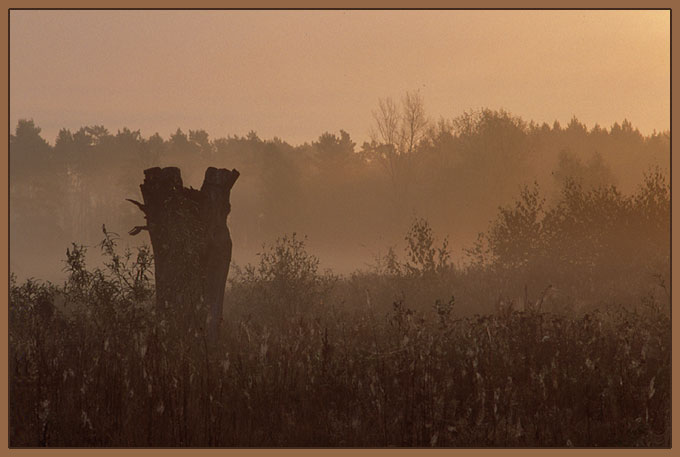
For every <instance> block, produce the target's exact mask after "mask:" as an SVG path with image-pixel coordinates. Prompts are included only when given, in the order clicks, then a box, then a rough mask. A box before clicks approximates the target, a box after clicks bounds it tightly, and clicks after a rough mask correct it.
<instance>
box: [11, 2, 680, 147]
mask: <svg viewBox="0 0 680 457" xmlns="http://www.w3.org/2000/svg"><path fill="white" fill-rule="evenodd" d="M415 89H418V90H420V92H421V93H422V95H423V98H424V100H425V105H426V110H427V112H428V114H429V115H430V116H431V117H432V118H434V119H436V118H438V117H440V116H443V117H445V118H452V117H455V116H457V115H459V114H461V113H462V112H463V111H466V110H470V109H478V108H482V107H489V108H493V109H498V108H504V109H506V110H508V111H510V112H511V113H513V114H517V115H520V116H522V117H523V118H525V119H526V120H531V119H533V120H535V121H537V122H543V121H546V122H549V123H552V122H553V121H554V120H559V121H560V122H562V123H563V124H565V123H567V122H568V121H569V119H570V118H571V117H572V116H573V115H576V116H577V117H578V118H579V120H581V121H582V122H585V123H586V124H587V125H588V126H589V127H590V126H592V125H593V124H594V123H595V122H598V123H600V125H602V126H610V125H611V124H612V123H614V122H615V121H619V122H620V121H621V120H623V119H624V118H627V119H629V120H630V121H631V122H632V123H633V125H635V126H637V127H639V128H640V130H641V131H642V132H643V133H650V132H651V131H652V130H654V129H656V130H665V129H669V128H670V114H669V111H670V14H669V12H668V11H12V12H11V14H10V123H11V129H12V131H13V130H14V128H15V126H16V122H17V120H18V119H20V118H32V119H34V120H35V122H36V124H37V125H38V126H40V127H41V128H42V129H43V136H44V137H45V138H46V139H47V140H49V141H50V142H51V143H53V142H54V138H55V137H56V135H57V132H58V131H59V129H60V128H62V127H66V128H70V129H72V130H76V129H78V128H80V127H82V126H85V125H93V124H103V125H104V126H106V127H107V128H108V129H109V130H110V131H111V132H113V133H115V132H116V131H117V130H118V129H119V128H122V127H124V126H127V127H129V128H131V129H134V130H136V129H141V131H142V135H144V136H145V137H146V136H149V135H152V134H153V133H155V132H158V133H160V134H161V135H162V136H163V137H164V138H167V137H168V136H169V134H170V133H172V132H174V130H176V129H177V127H181V128H182V129H183V130H184V131H185V132H186V131H187V130H189V129H198V128H201V129H205V130H207V131H208V133H210V135H211V137H213V138H216V137H221V136H227V135H231V134H238V135H244V134H246V133H247V132H248V131H249V130H251V129H252V130H255V131H256V132H257V133H258V134H259V135H260V137H262V138H271V137H274V136H278V137H280V138H282V139H283V140H286V141H288V142H289V143H292V144H299V143H303V142H305V141H313V140H315V139H317V138H318V136H319V135H320V134H322V133H323V132H326V131H330V132H337V131H338V130H340V129H344V130H347V131H348V132H349V133H350V135H351V136H352V138H353V139H354V140H355V141H357V143H361V142H362V141H363V140H365V139H367V138H368V135H369V128H370V125H371V123H372V117H371V111H372V110H374V109H375V108H376V106H377V102H378V98H379V97H393V98H395V99H398V98H400V97H401V96H402V95H403V94H404V92H405V91H407V90H415Z"/></svg>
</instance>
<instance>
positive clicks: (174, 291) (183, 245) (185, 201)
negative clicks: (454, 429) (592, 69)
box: [130, 167, 239, 337]
mask: <svg viewBox="0 0 680 457" xmlns="http://www.w3.org/2000/svg"><path fill="white" fill-rule="evenodd" d="M238 177H239V172H238V171H236V170H227V169H224V168H220V169H217V168H213V167H210V168H208V169H207V170H206V172H205V178H204V180H203V186H202V187H201V190H196V189H193V188H186V187H184V186H183V184H182V176H181V174H180V170H179V168H176V167H167V168H158V167H156V168H149V169H147V170H144V183H143V184H142V185H141V186H140V188H141V190H142V197H143V199H144V203H143V204H142V203H139V202H136V201H134V200H130V201H131V202H132V203H134V204H136V205H137V206H138V207H139V208H140V209H141V210H142V211H143V212H144V215H145V217H146V221H147V224H146V226H144V227H135V228H134V229H132V230H131V231H130V234H131V235H136V234H137V233H139V232H140V231H141V230H148V231H149V236H150V238H151V246H152V248H153V254H154V265H155V276H156V304H157V307H158V309H159V310H160V311H162V312H169V313H172V314H173V315H174V316H175V317H176V318H177V319H178V321H177V322H181V323H182V324H183V325H185V326H188V330H198V329H199V328H205V327H204V326H205V325H206V323H207V330H208V332H209V334H210V335H211V337H215V336H216V335H217V331H218V328H219V325H220V322H221V320H222V305H223V301H224V288H225V285H226V281H227V274H228V273H229V263H230V262H231V248H232V243H231V238H230V236H229V229H228V228H227V215H228V214H229V211H230V210H231V205H230V203H229V194H230V191H231V188H232V186H233V185H234V183H235V182H236V180H237V179H238Z"/></svg>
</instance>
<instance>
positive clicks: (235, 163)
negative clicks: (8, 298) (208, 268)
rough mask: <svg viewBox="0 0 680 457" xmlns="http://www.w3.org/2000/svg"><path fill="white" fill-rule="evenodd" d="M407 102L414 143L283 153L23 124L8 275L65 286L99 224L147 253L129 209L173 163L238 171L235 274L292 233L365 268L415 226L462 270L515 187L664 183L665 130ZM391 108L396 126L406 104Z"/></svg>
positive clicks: (331, 263)
mask: <svg viewBox="0 0 680 457" xmlns="http://www.w3.org/2000/svg"><path fill="white" fill-rule="evenodd" d="M410 96H411V97H412V98H411V99H409V100H410V103H416V104H417V105H418V109H422V113H419V114H418V116H421V117H422V118H421V119H418V122H420V123H421V124H419V125H418V126H417V128H416V129H414V132H413V137H414V138H413V140H412V142H413V144H412V145H407V144H396V143H398V142H401V140H396V139H392V138H383V137H382V136H389V135H393V136H394V135H395V133H394V132H392V133H389V132H388V133H384V134H381V133H380V132H379V131H378V132H376V134H375V135H376V137H375V139H374V140H373V141H372V142H370V143H369V142H364V144H362V145H357V144H356V143H355V142H354V141H353V140H352V137H351V135H350V134H349V133H348V132H346V131H344V130H340V131H338V132H323V133H322V134H320V135H319V137H318V138H315V139H312V140H310V141H309V142H306V143H304V144H302V145H297V146H292V145H290V144H288V143H287V142H285V141H284V140H283V139H279V138H273V139H262V138H260V137H259V136H258V135H257V133H256V132H255V131H251V132H250V133H249V134H248V135H246V136H245V137H240V136H228V137H217V138H211V137H210V136H209V135H208V133H206V132H205V131H204V130H188V131H186V132H184V131H182V130H181V128H178V129H177V131H176V132H174V133H172V134H170V135H168V136H167V137H166V138H163V137H162V136H160V135H158V134H155V135H153V136H150V137H146V138H145V137H143V136H142V135H141V134H140V132H139V131H137V130H130V129H127V128H124V129H122V130H118V131H116V132H109V131H108V130H107V129H106V127H105V126H85V127H82V128H80V129H78V130H76V131H70V130H68V129H63V130H61V131H60V133H59V134H58V136H57V138H56V139H54V140H52V143H53V145H52V144H48V142H47V141H46V139H44V138H43V137H42V136H41V133H40V127H39V126H37V125H35V124H34V122H33V121H31V120H22V121H20V122H19V124H18V125H17V127H16V130H15V133H14V134H13V135H12V138H11V144H10V161H11V162H10V163H11V170H10V173H11V182H10V186H11V199H10V236H11V241H10V244H11V248H12V251H11V258H10V265H11V269H12V271H13V272H14V273H16V274H17V276H18V277H19V278H22V279H23V278H28V277H31V276H35V277H39V278H42V279H48V280H52V281H62V280H63V279H64V278H65V273H64V270H63V267H64V264H63V255H64V252H65V249H66V247H68V246H69V245H70V243H72V242H78V243H81V244H85V245H88V246H94V245H96V244H97V243H98V242H99V241H100V238H101V226H102V224H105V225H106V227H107V228H108V229H109V230H111V231H114V232H116V233H119V234H121V241H122V242H123V243H124V244H126V245H130V246H134V245H137V244H139V243H142V242H148V239H144V238H143V237H138V238H133V237H131V236H128V235H127V234H126V233H127V231H128V230H130V229H131V228H132V227H134V226H135V225H138V223H139V222H140V215H139V214H138V213H137V211H136V208H135V207H134V206H132V205H130V203H129V202H127V201H126V200H125V199H127V198H135V199H138V198H140V195H141V194H140V191H139V185H140V184H141V182H142V180H143V170H144V169H146V168H150V167H152V166H162V167H164V166H177V167H179V168H180V169H181V171H182V176H183V179H184V181H185V183H186V184H187V185H192V186H193V187H196V188H198V187H200V183H201V179H202V175H203V173H204V171H205V169H206V168H207V167H208V166H215V167H227V168H236V169H238V170H239V171H240V172H241V173H242V175H243V178H242V179H241V181H240V182H239V187H238V189H237V190H236V191H235V192H234V194H233V197H232V207H233V211H234V213H233V216H232V220H231V223H230V230H231V234H232V238H233V240H234V256H233V262H234V263H235V264H237V265H241V266H244V265H245V264H247V263H252V262H253V261H254V260H255V259H256V254H257V253H258V252H260V251H261V249H262V246H263V244H265V243H268V242H271V241H273V240H274V239H275V238H276V237H277V236H280V235H282V234H285V233H293V232H296V233H298V234H300V235H302V236H307V237H308V243H309V246H310V247H311V248H312V249H313V250H314V252H315V253H317V255H318V256H319V258H320V260H321V262H322V266H323V267H325V268H330V269H332V270H334V271H336V272H338V273H342V274H348V273H351V272H352V271H354V270H356V269H365V268H367V267H369V266H370V265H373V264H374V263H375V259H376V257H378V256H380V255H384V254H385V253H386V252H387V250H388V249H389V248H390V247H392V248H395V249H398V250H401V249H402V247H401V245H402V244H403V238H404V234H405V232H406V230H407V229H408V227H409V226H410V224H411V223H412V221H413V220H414V219H415V218H424V219H426V220H427V221H428V222H429V223H430V224H431V226H432V228H433V230H434V231H435V233H436V234H437V235H438V236H440V237H442V238H443V237H448V239H449V242H450V248H451V250H452V255H453V260H454V262H456V263H458V264H460V265H463V264H464V263H465V261H466V259H465V256H464V252H463V249H465V248H470V247H471V245H472V243H473V242H474V241H475V240H476V238H477V235H478V234H479V233H480V232H484V231H486V230H487V229H488V228H489V225H490V223H491V222H492V220H493V219H494V218H495V216H496V214H497V212H498V208H499V207H503V206H507V205H510V204H512V202H514V201H515V200H517V198H518V197H519V195H520V192H521V190H522V188H523V187H524V186H533V185H534V184H535V183H537V184H538V188H539V190H540V194H541V197H542V198H545V199H546V204H547V205H551V204H554V203H555V202H556V201H557V200H558V199H559V195H560V193H561V192H562V187H563V186H564V184H565V183H566V181H567V180H568V179H570V178H573V179H574V180H575V181H576V182H577V183H579V184H581V185H582V186H583V188H584V189H585V190H590V189H593V188H596V187H598V186H603V187H608V186H612V185H613V186H616V188H617V189H618V190H619V191H620V192H622V193H623V194H632V193H634V192H636V191H637V188H638V187H639V186H640V185H641V184H642V182H643V176H644V174H645V173H649V172H651V171H653V170H654V169H655V168H658V169H659V170H660V171H661V172H662V173H663V174H664V175H666V176H667V174H668V167H669V158H670V156H669V134H668V133H667V132H660V133H656V134H652V135H647V136H644V135H642V134H641V133H640V132H639V131H637V130H636V129H635V128H634V126H632V125H631V124H630V122H627V121H625V120H624V121H623V122H622V123H615V124H614V125H613V126H610V127H609V128H606V127H605V128H602V127H600V126H599V125H596V126H592V127H590V128H588V127H587V126H585V125H584V124H582V123H580V122H579V121H578V119H576V118H573V119H572V120H571V121H570V122H569V124H567V125H565V126H561V125H559V123H557V122H556V123H553V124H551V125H549V124H546V123H542V124H538V123H534V122H527V121H525V120H523V119H521V118H520V117H518V116H514V115H512V114H510V113H507V112H505V111H494V110H490V109H484V110H480V111H470V112H468V113H466V114H464V115H462V116H459V117H457V118H454V119H440V120H438V121H431V120H429V119H428V117H427V114H426V112H425V111H424V101H423V100H422V98H418V97H419V96H418V94H417V93H415V92H414V93H411V94H410ZM403 101H404V102H405V101H407V99H404V100H403ZM384 102H386V101H385V100H383V101H382V102H381V103H384ZM389 102H390V103H392V104H393V105H394V106H393V109H394V111H395V113H396V114H397V115H399V116H401V115H402V110H403V108H404V107H403V106H399V105H400V104H401V103H402V100H399V99H398V100H397V101H393V100H389ZM375 114H376V115H377V116H383V114H384V113H381V112H379V110H378V112H376V113H375ZM373 127H374V130H379V128H378V127H377V124H376V126H373ZM398 128H401V126H399V127H398ZM396 129H397V128H395V130H396ZM390 141H391V142H393V143H395V144H390ZM390 148H392V149H390ZM407 149H409V150H407ZM95 259H96V257H95Z"/></svg>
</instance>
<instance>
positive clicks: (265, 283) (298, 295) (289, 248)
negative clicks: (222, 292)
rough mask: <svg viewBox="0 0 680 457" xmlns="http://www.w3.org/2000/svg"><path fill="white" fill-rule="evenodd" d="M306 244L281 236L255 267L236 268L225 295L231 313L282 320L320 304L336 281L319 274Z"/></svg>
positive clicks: (328, 276) (317, 263)
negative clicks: (229, 287)
mask: <svg viewBox="0 0 680 457" xmlns="http://www.w3.org/2000/svg"><path fill="white" fill-rule="evenodd" d="M305 242H306V239H299V238H298V236H297V234H295V233H293V234H292V235H284V236H282V237H280V238H278V239H277V240H276V241H275V242H274V243H273V244H272V245H269V246H267V245H265V246H264V247H263V251H262V252H260V253H259V254H258V255H259V257H260V261H259V263H258V265H256V266H255V265H251V264H249V265H246V266H245V267H244V268H243V269H240V268H235V269H234V270H235V271H234V274H233V275H232V278H230V284H231V289H230V290H229V293H228V299H229V302H230V305H231V306H232V307H233V308H234V310H237V311H239V312H241V313H245V314H250V313H257V314H259V313H263V314H264V315H268V316H271V317H273V318H281V317H283V316H286V315H287V316H291V315H296V314H300V313H302V314H304V313H306V312H309V311H311V310H314V309H318V308H319V305H323V303H324V300H326V299H327V297H328V295H329V293H330V291H331V289H332V287H333V285H334V283H335V282H336V280H337V278H336V277H335V276H333V275H332V274H331V273H330V272H325V273H320V272H319V259H318V258H316V257H315V256H314V255H312V254H310V253H309V252H307V249H306V246H305Z"/></svg>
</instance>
